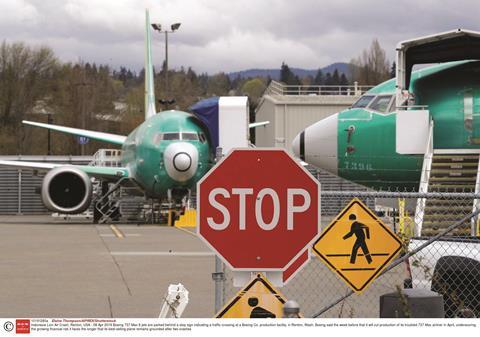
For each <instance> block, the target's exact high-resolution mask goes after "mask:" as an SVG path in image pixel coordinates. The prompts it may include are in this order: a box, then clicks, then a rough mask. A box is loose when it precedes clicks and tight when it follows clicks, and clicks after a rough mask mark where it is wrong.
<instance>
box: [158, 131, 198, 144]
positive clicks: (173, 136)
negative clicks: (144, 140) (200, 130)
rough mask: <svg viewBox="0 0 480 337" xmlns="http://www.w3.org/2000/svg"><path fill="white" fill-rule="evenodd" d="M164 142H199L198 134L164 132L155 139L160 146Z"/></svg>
mask: <svg viewBox="0 0 480 337" xmlns="http://www.w3.org/2000/svg"><path fill="white" fill-rule="evenodd" d="M162 140H198V134H197V133H196V132H162V133H158V134H156V135H155V136H154V137H153V142H154V143H155V144H157V145H158V144H160V142H161V141H162Z"/></svg>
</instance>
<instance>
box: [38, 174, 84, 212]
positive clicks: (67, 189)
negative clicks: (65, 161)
mask: <svg viewBox="0 0 480 337" xmlns="http://www.w3.org/2000/svg"><path fill="white" fill-rule="evenodd" d="M92 190H93V189H92V182H91V181H90V178H89V177H88V175H87V174H86V173H85V172H83V171H81V170H79V169H77V168H75V167H69V166H61V167H56V168H54V169H52V170H50V171H49V172H48V173H47V174H46V175H45V178H43V183H42V192H41V194H42V201H43V204H44V205H45V207H47V208H48V209H49V210H51V211H54V212H59V213H66V214H76V213H82V212H83V211H85V210H86V209H87V208H88V207H89V206H90V203H91V201H92Z"/></svg>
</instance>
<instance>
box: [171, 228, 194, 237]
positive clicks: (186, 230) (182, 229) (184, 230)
mask: <svg viewBox="0 0 480 337" xmlns="http://www.w3.org/2000/svg"><path fill="white" fill-rule="evenodd" d="M174 227H175V226H174ZM175 228H176V229H178V230H181V231H182V232H185V233H187V234H190V235H193V236H194V237H196V238H197V237H198V236H197V234H196V233H194V232H191V231H189V230H188V229H185V228H182V227H175Z"/></svg>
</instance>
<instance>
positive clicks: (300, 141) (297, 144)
mask: <svg viewBox="0 0 480 337" xmlns="http://www.w3.org/2000/svg"><path fill="white" fill-rule="evenodd" d="M292 151H293V154H294V155H295V156H296V157H298V158H300V159H301V160H305V131H302V132H300V133H299V134H298V135H297V136H296V137H295V138H294V139H293V142H292Z"/></svg>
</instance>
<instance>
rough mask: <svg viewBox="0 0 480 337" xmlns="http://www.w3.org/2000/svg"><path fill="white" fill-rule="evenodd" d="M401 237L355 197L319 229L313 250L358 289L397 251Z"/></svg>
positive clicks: (390, 259)
mask: <svg viewBox="0 0 480 337" xmlns="http://www.w3.org/2000/svg"><path fill="white" fill-rule="evenodd" d="M401 249H402V241H401V240H400V238H398V237H397V235H396V234H395V233H394V232H393V231H392V230H391V229H390V228H389V227H388V226H386V225H385V224H384V223H383V222H382V221H381V220H380V219H378V218H377V217H376V215H375V214H374V213H373V212H372V211H371V210H370V209H368V207H367V206H365V205H364V204H363V203H362V202H361V201H360V200H359V199H356V198H355V199H353V200H352V201H351V202H350V204H348V206H347V207H345V209H344V210H343V211H342V212H340V214H339V215H338V216H337V217H336V218H335V220H333V221H332V223H330V225H329V226H328V227H327V228H326V229H325V230H324V231H323V232H322V234H321V236H320V238H319V239H318V240H317V242H316V243H315V244H314V246H313V251H314V252H315V254H316V255H318V257H319V258H320V259H321V260H322V261H323V262H324V263H326V264H327V266H328V267H329V268H330V269H331V270H333V271H334V272H335V273H337V274H338V275H339V276H340V277H341V278H342V279H343V280H344V281H345V282H346V283H347V284H348V285H349V286H350V287H351V288H352V289H353V290H354V291H355V292H357V293H360V292H362V291H363V290H365V289H366V288H367V286H368V285H369V284H370V283H372V282H373V280H375V278H376V277H377V276H378V275H379V274H380V273H381V272H382V270H383V269H384V268H385V267H386V266H387V265H388V264H389V263H390V262H391V261H392V260H393V259H394V258H395V257H396V256H397V255H398V253H399V252H400V250H401Z"/></svg>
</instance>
